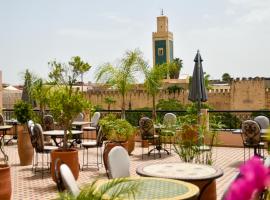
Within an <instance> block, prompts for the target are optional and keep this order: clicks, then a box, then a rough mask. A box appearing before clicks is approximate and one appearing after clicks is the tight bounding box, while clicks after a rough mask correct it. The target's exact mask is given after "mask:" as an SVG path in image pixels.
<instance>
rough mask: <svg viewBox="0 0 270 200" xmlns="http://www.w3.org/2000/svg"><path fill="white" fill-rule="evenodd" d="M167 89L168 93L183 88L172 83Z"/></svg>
mask: <svg viewBox="0 0 270 200" xmlns="http://www.w3.org/2000/svg"><path fill="white" fill-rule="evenodd" d="M167 90H168V92H169V94H171V93H174V94H175V93H176V92H180V91H182V90H184V89H183V88H182V87H180V86H177V85H172V86H170V87H168V88H167Z"/></svg>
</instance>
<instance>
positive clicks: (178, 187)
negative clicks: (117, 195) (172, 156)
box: [97, 177, 199, 200]
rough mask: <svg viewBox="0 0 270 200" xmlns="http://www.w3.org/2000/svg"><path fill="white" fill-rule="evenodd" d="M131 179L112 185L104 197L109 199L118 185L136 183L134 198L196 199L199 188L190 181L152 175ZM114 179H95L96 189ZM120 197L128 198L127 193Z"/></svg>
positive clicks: (124, 199) (143, 199) (162, 199)
mask: <svg viewBox="0 0 270 200" xmlns="http://www.w3.org/2000/svg"><path fill="white" fill-rule="evenodd" d="M128 179H130V180H131V181H127V182H123V183H120V184H119V185H118V186H114V187H112V188H111V189H110V190H109V191H108V192H107V193H105V197H104V199H111V196H112V195H113V193H114V192H117V191H118V190H119V186H120V187H121V186H123V187H125V186H127V187H128V186H130V184H132V183H134V182H133V180H134V181H135V183H138V190H137V191H136V192H135V193H134V199H135V200H150V199H151V200H153V199H155V200H178V199H197V196H198V194H199V188H198V187H197V186H196V185H194V184H191V183H187V182H184V181H179V180H172V179H165V178H153V177H130V178H128ZM112 181H114V179H110V180H99V181H97V187H98V189H102V188H104V187H106V186H107V185H108V184H110V183H111V182H112ZM121 199H123V200H128V199H130V198H129V196H128V195H124V196H121Z"/></svg>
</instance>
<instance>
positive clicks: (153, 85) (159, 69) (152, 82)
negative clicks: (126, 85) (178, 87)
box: [144, 64, 168, 121]
mask: <svg viewBox="0 0 270 200" xmlns="http://www.w3.org/2000/svg"><path fill="white" fill-rule="evenodd" d="M167 70H168V69H167V65H165V64H164V65H158V66H155V67H153V68H152V69H150V70H145V72H144V74H145V80H144V86H145V88H146V91H147V92H148V93H149V94H150V95H151V96H152V98H153V99H152V107H153V113H152V118H153V120H154V121H156V117H157V113H156V95H157V94H158V93H159V90H160V88H161V86H162V80H163V78H164V77H165V75H166V73H167Z"/></svg>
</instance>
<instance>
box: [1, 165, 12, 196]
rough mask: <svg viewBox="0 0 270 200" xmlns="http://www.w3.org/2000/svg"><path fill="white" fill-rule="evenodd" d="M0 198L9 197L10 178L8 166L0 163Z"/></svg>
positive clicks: (10, 189)
mask: <svg viewBox="0 0 270 200" xmlns="http://www.w3.org/2000/svg"><path fill="white" fill-rule="evenodd" d="M0 188H1V189H0V199H1V200H10V199H11V191H12V188H11V178H10V166H9V165H1V164H0Z"/></svg>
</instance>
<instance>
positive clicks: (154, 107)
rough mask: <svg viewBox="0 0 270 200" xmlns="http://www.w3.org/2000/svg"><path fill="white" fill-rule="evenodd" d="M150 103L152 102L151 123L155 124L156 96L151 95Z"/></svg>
mask: <svg viewBox="0 0 270 200" xmlns="http://www.w3.org/2000/svg"><path fill="white" fill-rule="evenodd" d="M152 102H153V111H152V118H153V121H154V123H155V122H156V119H157V112H156V96H155V95H153V99H152Z"/></svg>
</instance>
